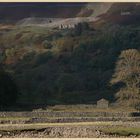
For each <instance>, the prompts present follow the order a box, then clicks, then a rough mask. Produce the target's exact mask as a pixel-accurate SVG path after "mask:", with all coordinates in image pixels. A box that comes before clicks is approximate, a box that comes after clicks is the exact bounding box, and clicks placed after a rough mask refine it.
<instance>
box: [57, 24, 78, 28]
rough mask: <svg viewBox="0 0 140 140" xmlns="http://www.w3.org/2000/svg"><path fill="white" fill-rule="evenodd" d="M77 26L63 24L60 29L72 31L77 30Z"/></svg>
mask: <svg viewBox="0 0 140 140" xmlns="http://www.w3.org/2000/svg"><path fill="white" fill-rule="evenodd" d="M75 26H76V24H61V25H60V26H59V29H71V28H75Z"/></svg>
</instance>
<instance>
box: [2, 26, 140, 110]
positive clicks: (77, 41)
mask: <svg viewBox="0 0 140 140" xmlns="http://www.w3.org/2000/svg"><path fill="white" fill-rule="evenodd" d="M0 44H1V48H3V49H4V52H3V53H1V56H0V58H1V63H2V64H3V65H4V66H3V69H4V71H5V72H6V73H8V75H9V76H10V77H11V78H12V82H13V83H15V84H16V91H12V90H11V91H12V92H7V91H5V92H4V95H3V94H1V92H0V94H1V97H3V99H4V98H5V95H6V96H7V95H8V96H9V95H10V96H11V94H12V95H13V96H14V94H15V92H16V93H18V96H14V97H15V98H14V99H17V100H16V101H15V102H16V103H18V104H19V103H20V104H49V105H54V104H82V103H83V104H94V103H96V101H97V100H99V99H101V98H105V99H107V100H109V101H110V102H111V103H114V102H119V103H124V102H128V101H129V99H130V100H132V102H131V104H127V105H130V106H134V107H136V106H137V107H138V105H139V100H137V101H136V102H135V99H136V98H137V99H139V98H140V61H139V60H140V25H139V24H128V25H121V24H113V23H106V24H102V26H100V28H95V27H94V25H90V24H88V23H80V24H78V25H77V26H76V28H75V29H64V30H59V29H45V27H25V28H21V27H20V28H19V27H16V28H15V29H14V30H12V31H9V33H8V34H6V35H3V36H1V41H0ZM127 52H129V53H128V55H126V56H125V55H124V54H125V53H127ZM133 53H134V57H133V58H130V59H129V56H130V57H131V55H133ZM135 54H136V57H135ZM122 58H123V59H124V60H126V59H128V61H127V62H126V63H125V61H124V62H120V59H122ZM125 58H126V59H125ZM135 58H136V59H135ZM122 61H123V60H122ZM129 62H130V63H131V64H130V63H129ZM120 63H121V64H122V65H121V64H120ZM124 63H125V64H126V65H123V64H124ZM134 63H135V64H136V65H134ZM120 67H121V68H120ZM134 68H136V70H134V71H131V70H132V69H134ZM123 70H124V72H123ZM120 71H121V72H122V73H123V74H124V75H122V74H121V72H120ZM127 72H128V74H127ZM1 73H2V72H1ZM119 74H120V75H119ZM125 74H126V75H125ZM121 76H122V77H121ZM134 77H135V78H134ZM133 79H134V84H135V83H136V82H137V84H136V87H135V86H133V87H132V88H131V85H133V83H130V85H129V86H128V81H132V80H133ZM136 79H137V81H135V80H136ZM4 82H7V80H3V78H1V77H0V83H4ZM6 84H8V85H11V84H10V83H6ZM1 87H3V84H0V90H3V89H1ZM129 88H131V89H132V90H131V93H130V94H129V93H128V91H129V92H130V90H129ZM135 89H136V90H135ZM134 95H136V96H135V97H134ZM133 99H134V100H133ZM11 101H12V100H11ZM11 103H12V102H11ZM125 105H126V104H125Z"/></svg>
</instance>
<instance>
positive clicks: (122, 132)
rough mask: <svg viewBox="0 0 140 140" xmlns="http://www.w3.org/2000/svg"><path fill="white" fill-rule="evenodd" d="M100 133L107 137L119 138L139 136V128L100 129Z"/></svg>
mask: <svg viewBox="0 0 140 140" xmlns="http://www.w3.org/2000/svg"><path fill="white" fill-rule="evenodd" d="M101 131H102V132H104V133H105V134H109V135H119V136H130V135H136V136H139V135H140V128H126V127H116V128H105V129H102V130H101Z"/></svg>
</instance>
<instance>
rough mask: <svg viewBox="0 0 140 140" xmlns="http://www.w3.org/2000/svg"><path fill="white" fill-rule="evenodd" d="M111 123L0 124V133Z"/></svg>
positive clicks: (107, 123) (107, 124) (106, 123)
mask: <svg viewBox="0 0 140 140" xmlns="http://www.w3.org/2000/svg"><path fill="white" fill-rule="evenodd" d="M110 125H112V122H76V123H36V124H20V125H19V124H0V131H14V130H30V129H43V128H46V127H61V126H64V127H66V126H110Z"/></svg>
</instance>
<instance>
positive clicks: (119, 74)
mask: <svg viewBox="0 0 140 140" xmlns="http://www.w3.org/2000/svg"><path fill="white" fill-rule="evenodd" d="M120 82H121V83H124V85H125V86H123V87H122V88H121V89H120V90H119V92H117V94H116V97H117V98H118V101H119V102H122V103H125V104H126V105H130V106H135V107H136V106H138V105H139V104H140V52H139V51H138V50H136V49H128V50H125V51H122V53H121V54H120V56H119V59H118V61H117V63H116V69H115V74H114V75H113V78H112V80H111V84H116V83H120Z"/></svg>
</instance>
